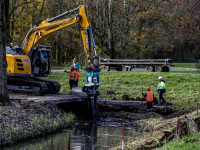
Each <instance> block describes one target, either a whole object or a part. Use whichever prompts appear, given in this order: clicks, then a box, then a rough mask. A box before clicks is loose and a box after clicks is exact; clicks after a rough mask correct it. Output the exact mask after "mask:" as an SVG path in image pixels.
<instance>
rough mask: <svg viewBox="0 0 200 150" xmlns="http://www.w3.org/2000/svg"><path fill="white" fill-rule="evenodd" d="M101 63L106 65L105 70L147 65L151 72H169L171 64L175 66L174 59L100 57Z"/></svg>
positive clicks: (119, 69)
mask: <svg viewBox="0 0 200 150" xmlns="http://www.w3.org/2000/svg"><path fill="white" fill-rule="evenodd" d="M99 64H100V65H102V66H104V70H105V71H109V70H110V69H113V68H114V69H116V70H117V71H122V70H123V67H122V66H124V65H125V66H127V67H129V68H130V69H129V70H131V68H134V67H137V66H138V65H143V66H146V70H147V71H149V72H153V71H155V72H169V66H172V67H175V64H174V63H173V59H169V58H166V59H109V58H100V59H99Z"/></svg>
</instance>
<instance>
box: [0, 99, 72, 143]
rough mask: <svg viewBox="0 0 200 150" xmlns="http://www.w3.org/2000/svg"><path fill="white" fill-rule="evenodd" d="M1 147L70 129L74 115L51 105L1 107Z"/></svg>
mask: <svg viewBox="0 0 200 150" xmlns="http://www.w3.org/2000/svg"><path fill="white" fill-rule="evenodd" d="M0 114H1V116H0V131H1V132H0V146H3V145H10V144H15V143H16V142H19V141H24V140H26V139H30V138H36V137H38V136H43V135H44V134H50V133H52V132H55V131H58V130H60V129H62V128H66V127H69V126H70V125H71V124H72V123H73V120H74V115H73V114H72V113H68V114H66V113H63V112H60V111H59V110H58V109H57V107H56V106H55V105H53V104H50V103H41V104H35V103H34V102H26V103H23V104H18V103H12V105H9V106H0Z"/></svg>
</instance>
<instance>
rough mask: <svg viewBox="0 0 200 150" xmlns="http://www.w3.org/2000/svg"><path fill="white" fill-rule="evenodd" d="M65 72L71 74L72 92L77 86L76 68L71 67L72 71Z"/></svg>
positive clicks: (70, 84)
mask: <svg viewBox="0 0 200 150" xmlns="http://www.w3.org/2000/svg"><path fill="white" fill-rule="evenodd" d="M64 72H66V73H70V79H69V86H70V90H71V89H72V88H73V87H76V84H75V82H76V71H75V68H74V66H71V70H70V71H67V70H65V71H64Z"/></svg>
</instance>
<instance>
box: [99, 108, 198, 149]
mask: <svg viewBox="0 0 200 150" xmlns="http://www.w3.org/2000/svg"><path fill="white" fill-rule="evenodd" d="M106 115H109V116H111V117H120V118H123V119H128V120H137V123H138V125H139V126H140V128H139V132H140V135H139V136H136V137H135V138H133V139H129V140H128V141H125V144H124V149H127V150H133V149H134V150H151V149H155V148H159V147H160V148H162V147H163V146H165V144H167V143H168V142H170V141H171V140H173V141H174V140H177V139H179V138H180V137H181V138H182V137H185V136H187V135H188V133H187V132H188V131H187V130H188V127H187V126H186V122H187V121H188V120H190V119H193V120H194V121H195V122H196V123H197V124H198V125H199V123H200V121H199V120H200V119H199V115H197V111H196V109H195V108H194V109H191V108H190V109H181V110H176V111H175V112H174V113H171V114H168V115H166V114H165V115H162V114H158V113H154V112H152V113H142V112H141V113H134V112H127V111H118V112H113V111H112V112H104V113H101V116H102V117H104V116H106ZM199 127H200V126H199ZM125 128H126V123H125ZM194 133H196V132H194ZM189 135H190V136H191V134H189ZM166 141H167V142H166ZM197 142H198V140H197ZM120 149H121V144H119V146H118V147H114V148H111V149H110V150H120Z"/></svg>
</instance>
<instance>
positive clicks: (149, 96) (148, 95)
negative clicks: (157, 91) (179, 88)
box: [142, 87, 154, 112]
mask: <svg viewBox="0 0 200 150" xmlns="http://www.w3.org/2000/svg"><path fill="white" fill-rule="evenodd" d="M142 95H143V96H144V97H146V101H147V111H148V112H152V104H153V97H154V95H153V92H152V91H151V88H150V87H148V88H147V92H146V93H145V94H144V93H142Z"/></svg>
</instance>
